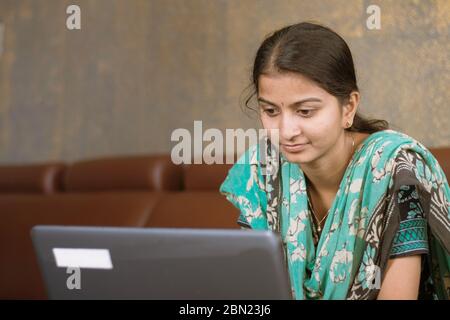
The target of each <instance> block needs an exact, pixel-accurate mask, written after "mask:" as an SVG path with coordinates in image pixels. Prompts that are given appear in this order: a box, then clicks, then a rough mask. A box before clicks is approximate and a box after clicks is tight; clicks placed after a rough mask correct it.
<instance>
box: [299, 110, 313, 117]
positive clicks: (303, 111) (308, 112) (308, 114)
mask: <svg viewBox="0 0 450 320" xmlns="http://www.w3.org/2000/svg"><path fill="white" fill-rule="evenodd" d="M313 111H314V110H304V109H303V110H301V109H300V110H297V113H299V114H300V115H302V116H305V117H309V116H311V115H312V113H313Z"/></svg>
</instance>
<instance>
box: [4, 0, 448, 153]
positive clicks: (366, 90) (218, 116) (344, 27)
mask: <svg viewBox="0 0 450 320" xmlns="http://www.w3.org/2000/svg"><path fill="white" fill-rule="evenodd" d="M371 3H374V2H373V1H363V0H345V1H344V0H336V1H331V0H329V1H267V0H266V1H263V0H245V1H237V0H236V1H235V0H230V1H226V0H149V1H143V0H142V1H141V0H127V1H125V0H89V1H84V0H83V1H81V0H78V1H73V0H72V1H63V0H39V1H38V0H1V1H0V19H1V21H2V23H3V25H4V27H5V34H4V42H3V47H4V50H3V54H2V55H1V56H0V150H1V152H0V161H2V162H32V161H46V160H50V159H62V160H68V161H71V160H76V159H80V158H85V157H94V156H101V155H111V154H127V153H132V154H136V153H155V152H169V151H170V148H171V146H173V145H174V143H171V142H170V134H171V132H172V130H174V129H175V128H180V127H183V128H187V129H190V130H192V128H193V121H194V120H203V127H204V128H205V129H206V128H211V127H215V128H219V129H225V128H240V127H242V128H250V127H257V126H258V122H257V120H256V119H251V118H247V117H245V116H244V115H243V114H242V112H241V110H240V108H239V105H238V102H239V97H240V95H241V93H242V90H243V89H244V88H245V86H246V85H247V84H248V82H247V81H248V80H249V77H250V68H251V63H252V58H253V57H254V54H255V51H256V49H257V47H258V45H259V43H260V42H261V41H262V39H263V37H264V36H265V35H267V34H268V33H269V32H271V31H273V30H274V29H275V28H279V27H281V26H284V25H287V24H290V23H294V22H299V21H302V20H309V19H314V20H316V21H319V22H321V23H324V24H326V25H328V26H330V27H332V28H333V29H335V30H336V31H337V32H339V33H340V34H341V35H342V36H343V37H344V38H345V39H346V40H347V41H348V43H349V45H350V47H351V49H352V52H353V56H354V59H355V62H356V67H357V72H358V77H359V85H360V87H361V90H362V95H363V97H362V104H361V111H362V112H363V113H365V114H367V115H369V116H372V117H377V118H384V119H386V120H388V121H390V122H391V123H393V124H394V125H395V127H396V128H398V129H399V130H402V131H404V132H405V133H407V134H410V135H412V136H414V137H415V138H417V139H419V140H420V141H422V142H423V143H424V144H425V145H429V146H439V145H448V144H449V143H450V125H449V123H450V106H449V101H450V90H448V88H449V80H450V79H449V77H450V59H449V52H450V41H449V28H450V1H447V0H436V1H410V0H399V1H398V0H395V1H393V0H392V1H376V2H375V3H376V4H378V5H380V7H381V10H382V11H381V13H382V29H381V30H378V31H370V30H368V29H367V28H366V24H365V19H366V17H367V14H366V7H367V6H368V5H369V4H371ZM69 4H78V5H79V6H80V7H81V26H82V29H81V30H78V31H69V30H67V28H66V24H65V21H66V18H67V14H66V7H67V6H68V5H69Z"/></svg>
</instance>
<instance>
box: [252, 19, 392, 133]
mask: <svg viewBox="0 0 450 320" xmlns="http://www.w3.org/2000/svg"><path fill="white" fill-rule="evenodd" d="M284 72H293V73H299V74H301V75H303V76H305V77H307V78H309V79H311V80H313V81H314V82H315V83H317V85H319V86H320V87H321V88H322V89H324V90H325V91H327V92H328V93H329V94H331V95H333V96H335V97H336V98H337V99H338V101H339V103H340V105H343V104H344V103H345V102H346V101H348V98H349V97H350V93H351V92H352V91H358V92H359V89H358V86H357V84H356V75H355V67H354V64H353V58H352V54H351V52H350V49H349V47H348V45H347V44H346V43H345V41H344V39H342V38H341V37H340V36H339V35H338V34H337V33H336V32H334V31H333V30H331V29H329V28H327V27H324V26H321V25H319V24H315V23H309V22H301V23H298V24H294V25H291V26H287V27H284V28H282V29H280V30H278V31H275V32H274V33H273V34H271V35H270V36H269V37H267V38H266V39H265V40H264V41H263V43H262V44H261V46H260V47H259V49H258V51H257V53H256V57H255V62H254V65H253V73H252V79H251V82H252V83H251V84H250V86H249V87H250V88H252V89H253V90H252V92H251V94H250V95H249V97H248V98H247V99H246V101H245V106H246V107H247V108H249V109H251V110H254V109H253V108H251V107H249V102H250V100H251V99H252V98H253V96H255V95H256V94H257V93H258V79H259V77H260V75H262V74H270V73H284ZM385 129H389V123H388V122H387V121H386V120H376V119H367V118H365V117H363V116H362V115H361V114H359V113H358V111H357V112H356V114H355V118H354V121H353V124H352V126H351V127H350V128H347V129H346V130H348V131H353V132H366V133H373V132H377V131H381V130H385Z"/></svg>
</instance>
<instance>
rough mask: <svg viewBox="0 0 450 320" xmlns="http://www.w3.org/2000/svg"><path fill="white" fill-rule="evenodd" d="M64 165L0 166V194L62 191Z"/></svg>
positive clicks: (58, 163)
mask: <svg viewBox="0 0 450 320" xmlns="http://www.w3.org/2000/svg"><path fill="white" fill-rule="evenodd" d="M65 167H66V165H65V164H64V163H60V162H57V163H45V164H22V165H1V166H0V194H4V193H35V194H52V193H55V192H60V191H62V184H63V173H64V169H65Z"/></svg>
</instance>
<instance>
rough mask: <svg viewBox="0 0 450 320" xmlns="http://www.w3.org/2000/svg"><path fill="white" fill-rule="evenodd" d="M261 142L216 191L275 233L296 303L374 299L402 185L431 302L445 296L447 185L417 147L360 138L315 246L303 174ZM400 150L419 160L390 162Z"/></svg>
mask: <svg viewBox="0 0 450 320" xmlns="http://www.w3.org/2000/svg"><path fill="white" fill-rule="evenodd" d="M264 141H265V142H266V143H259V144H257V145H255V146H253V147H250V148H249V149H248V150H247V151H246V152H245V153H244V154H243V155H242V156H241V157H240V159H239V160H238V162H237V163H236V164H235V165H234V166H233V167H232V168H231V169H230V171H229V173H228V176H227V178H226V179H225V181H224V182H223V184H222V185H221V187H220V192H221V193H222V194H224V195H225V196H226V197H227V199H228V200H229V201H231V202H232V203H233V204H234V205H235V206H236V207H237V208H238V209H240V211H241V216H240V217H239V219H240V220H241V221H243V222H245V223H247V224H248V225H249V227H251V228H252V229H255V230H273V231H275V232H279V233H280V235H281V238H282V240H283V244H284V246H285V254H286V262H287V266H288V270H289V275H290V280H291V286H292V292H293V295H294V297H295V298H296V299H375V298H376V297H377V295H378V292H379V286H377V279H378V280H379V281H382V279H383V276H384V274H385V270H386V266H387V261H388V259H389V253H390V250H391V247H392V242H393V240H394V236H395V233H396V231H397V230H398V228H399V223H400V219H399V212H398V207H397V206H394V205H393V203H394V201H397V194H398V190H399V189H400V187H401V186H405V185H414V186H415V187H416V190H417V194H418V197H419V199H420V203H421V205H422V206H423V208H424V211H425V212H424V214H425V218H426V220H427V224H428V230H429V232H428V241H429V248H430V255H429V261H430V265H431V267H430V269H431V277H430V279H429V281H430V282H432V283H433V287H432V288H433V289H432V290H433V292H432V295H433V298H435V299H448V288H449V279H450V275H449V268H450V256H449V252H450V188H449V185H448V181H447V179H446V177H445V174H444V172H443V170H442V168H441V167H440V165H439V164H438V162H437V161H436V159H435V158H434V157H433V155H432V154H431V153H430V152H429V151H428V150H427V149H426V148H425V147H424V146H423V145H422V144H421V143H419V142H418V141H416V140H414V139H413V138H411V137H409V136H407V135H405V134H403V133H400V132H397V131H393V130H384V131H379V132H376V133H373V134H371V135H370V136H368V137H367V139H366V140H364V142H363V143H362V144H361V145H360V146H359V147H358V148H357V150H356V151H355V153H354V155H353V157H352V159H351V161H350V163H349V165H348V167H347V169H346V171H345V173H344V176H343V179H342V181H341V183H340V186H339V190H338V192H337V194H336V197H335V199H334V202H333V204H332V206H331V208H330V213H329V215H328V217H327V219H326V222H325V226H324V228H323V231H322V234H321V237H320V239H319V242H318V243H317V246H316V245H315V244H314V241H313V229H312V228H313V226H312V223H311V219H310V212H309V209H308V203H307V193H306V182H305V176H304V174H303V171H302V170H301V168H300V167H299V166H298V165H297V164H295V163H290V162H288V161H287V160H286V159H285V157H284V156H283V155H282V154H278V153H275V152H274V151H273V150H275V149H274V148H273V146H271V144H270V142H268V140H267V138H265V140H264ZM267 142H268V143H267ZM262 146H264V147H263V148H262ZM404 151H408V152H413V153H414V154H416V155H417V157H418V159H420V160H421V161H417V162H413V161H412V159H411V158H409V157H408V154H410V153H408V154H406V153H405V156H404V157H398V155H400V154H401V153H402V152H404ZM261 155H264V157H262V156H261ZM260 158H261V159H260ZM265 159H269V161H267V162H266V161H265ZM262 160H264V161H262ZM269 167H270V170H267V169H268V168H269ZM425 280H426V279H425ZM427 281H428V280H427Z"/></svg>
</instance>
